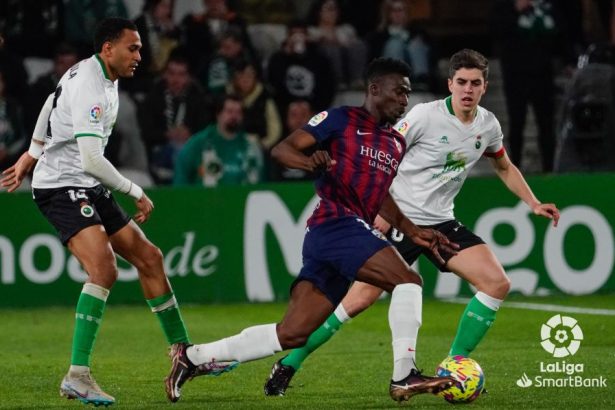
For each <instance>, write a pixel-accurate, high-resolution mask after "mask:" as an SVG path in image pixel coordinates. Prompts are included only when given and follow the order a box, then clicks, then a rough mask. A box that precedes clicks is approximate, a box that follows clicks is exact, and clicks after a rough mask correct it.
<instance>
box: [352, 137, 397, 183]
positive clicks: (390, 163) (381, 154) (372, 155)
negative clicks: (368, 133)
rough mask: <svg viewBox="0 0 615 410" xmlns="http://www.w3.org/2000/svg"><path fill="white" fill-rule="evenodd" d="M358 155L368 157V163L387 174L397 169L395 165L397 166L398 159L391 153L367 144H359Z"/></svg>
mask: <svg viewBox="0 0 615 410" xmlns="http://www.w3.org/2000/svg"><path fill="white" fill-rule="evenodd" d="M395 142H397V141H395ZM398 144H399V143H398ZM400 147H401V145H400ZM360 155H361V156H362V157H367V158H368V164H369V165H370V166H371V167H374V168H377V169H379V170H381V171H384V172H385V173H387V174H388V175H391V173H392V172H393V171H397V167H398V166H399V160H398V159H397V158H395V156H394V155H393V154H391V153H390V152H385V151H382V150H379V149H375V148H373V147H370V146H368V145H361V151H360Z"/></svg>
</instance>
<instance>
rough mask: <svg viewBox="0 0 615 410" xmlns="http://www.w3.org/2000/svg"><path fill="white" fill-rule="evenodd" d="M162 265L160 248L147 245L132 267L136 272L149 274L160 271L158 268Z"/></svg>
mask: <svg viewBox="0 0 615 410" xmlns="http://www.w3.org/2000/svg"><path fill="white" fill-rule="evenodd" d="M163 263H164V259H163V255H162V251H161V250H160V248H158V247H157V246H154V245H152V244H151V243H149V244H147V245H146V246H145V247H144V249H143V250H142V251H141V252H140V254H139V257H138V258H137V260H136V261H135V263H134V265H135V267H136V268H137V270H139V271H140V272H143V273H145V274H147V273H149V272H157V271H160V269H159V268H160V267H161V266H162V265H163Z"/></svg>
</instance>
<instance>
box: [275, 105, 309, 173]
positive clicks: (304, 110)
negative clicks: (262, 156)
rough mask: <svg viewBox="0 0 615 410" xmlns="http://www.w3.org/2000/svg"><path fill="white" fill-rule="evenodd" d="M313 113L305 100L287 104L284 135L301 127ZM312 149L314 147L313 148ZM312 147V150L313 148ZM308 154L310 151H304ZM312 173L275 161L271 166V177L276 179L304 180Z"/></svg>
mask: <svg viewBox="0 0 615 410" xmlns="http://www.w3.org/2000/svg"><path fill="white" fill-rule="evenodd" d="M313 115H314V112H313V110H312V106H311V105H310V103H309V102H308V101H306V100H296V101H293V102H291V103H290V104H289V105H288V111H287V112H286V118H285V121H284V135H285V136H289V135H290V134H292V132H293V131H295V130H297V129H299V128H301V127H303V126H304V125H305V124H307V123H308V121H309V120H310V118H312V116H313ZM313 149H314V148H313ZM313 149H312V150H313ZM305 154H306V155H310V154H311V151H310V152H306V153H305ZM313 178H314V175H313V174H312V173H310V172H307V171H304V170H301V169H291V168H286V167H283V166H282V165H280V164H279V163H277V162H275V163H274V166H273V179H275V180H278V181H304V180H310V179H313Z"/></svg>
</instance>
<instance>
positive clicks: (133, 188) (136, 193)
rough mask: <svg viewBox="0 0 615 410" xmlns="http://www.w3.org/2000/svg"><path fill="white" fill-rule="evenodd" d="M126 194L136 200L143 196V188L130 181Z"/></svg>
mask: <svg viewBox="0 0 615 410" xmlns="http://www.w3.org/2000/svg"><path fill="white" fill-rule="evenodd" d="M126 194H128V196H130V197H131V198H133V199H135V200H137V201H138V200H139V199H141V197H142V196H143V188H141V187H140V186H139V185H137V184H135V183H134V182H132V181H130V188H129V189H128V192H126Z"/></svg>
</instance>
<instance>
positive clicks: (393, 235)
mask: <svg viewBox="0 0 615 410" xmlns="http://www.w3.org/2000/svg"><path fill="white" fill-rule="evenodd" d="M421 228H431V229H435V230H436V231H440V232H442V233H443V234H444V235H446V237H447V238H448V239H449V240H450V241H451V242H455V243H457V244H459V250H463V249H467V248H470V247H472V246H475V245H480V244H483V243H485V242H484V241H483V240H482V239H481V237H480V236H478V235H476V234H475V233H474V232H472V231H471V230H469V229H468V228H466V227H465V226H464V225H463V224H462V223H461V222H459V221H457V220H452V221H446V222H442V223H439V224H436V225H429V226H421ZM387 239H388V240H389V241H391V243H392V244H393V246H395V248H397V250H398V251H399V253H400V254H401V256H402V257H403V258H404V260H405V261H406V263H407V264H408V265H412V264H413V263H414V261H416V260H417V259H418V257H419V256H421V254H424V255H425V256H426V257H427V258H428V259H429V260H430V261H431V263H433V264H434V265H435V266H436V267H437V268H438V269H439V270H440V271H441V272H450V271H449V270H448V268H447V267H446V263H445V264H444V265H442V264H441V263H440V262H438V260H437V259H436V258H435V256H434V255H433V254H432V253H431V252H430V251H429V250H428V249H426V248H423V247H422V246H418V245H417V244H415V243H414V242H412V241H411V240H410V239H408V238H406V237H405V236H404V234H403V233H401V232H399V231H398V230H397V229H395V228H393V229H391V230H390V231H389V233H388V235H387ZM440 256H442V259H444V261H445V262H448V260H449V259H450V258H452V257H453V254H451V253H448V252H444V251H440Z"/></svg>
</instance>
